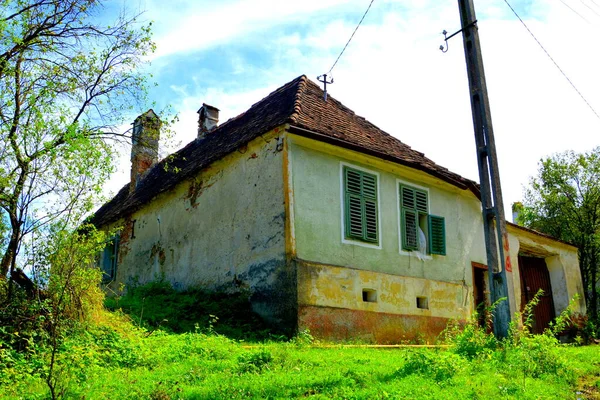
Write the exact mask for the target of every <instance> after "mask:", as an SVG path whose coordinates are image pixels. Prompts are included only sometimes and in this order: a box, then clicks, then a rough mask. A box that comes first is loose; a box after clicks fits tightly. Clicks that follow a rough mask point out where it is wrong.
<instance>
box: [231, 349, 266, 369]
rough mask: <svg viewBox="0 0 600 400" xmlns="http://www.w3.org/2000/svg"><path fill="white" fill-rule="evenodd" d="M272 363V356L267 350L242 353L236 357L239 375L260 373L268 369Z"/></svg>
mask: <svg viewBox="0 0 600 400" xmlns="http://www.w3.org/2000/svg"><path fill="white" fill-rule="evenodd" d="M272 361H273V354H271V352H270V351H269V350H268V349H261V350H258V351H252V352H247V353H242V354H240V355H239V356H238V363H239V367H238V370H239V371H240V372H241V373H247V372H255V373H258V372H261V371H262V370H263V369H269V364H270V363H271V362H272Z"/></svg>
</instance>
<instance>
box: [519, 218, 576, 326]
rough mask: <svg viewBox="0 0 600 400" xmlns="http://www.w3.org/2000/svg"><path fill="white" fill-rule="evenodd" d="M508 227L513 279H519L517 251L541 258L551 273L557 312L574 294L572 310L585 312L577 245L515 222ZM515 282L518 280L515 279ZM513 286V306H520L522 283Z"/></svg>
mask: <svg viewBox="0 0 600 400" xmlns="http://www.w3.org/2000/svg"><path fill="white" fill-rule="evenodd" d="M507 230H508V234H509V238H510V239H511V258H512V259H513V260H514V261H513V274H514V275H515V279H520V278H518V276H519V275H518V274H519V267H518V264H517V261H516V260H517V256H518V255H519V254H524V255H528V256H533V257H539V258H543V259H544V260H545V261H546V267H547V268H548V272H549V273H550V283H551V285H552V298H553V300H554V311H555V313H556V315H558V314H560V313H561V312H562V311H563V310H564V309H565V308H567V306H568V305H569V302H570V301H571V299H573V298H574V297H575V296H577V297H578V300H577V302H576V303H575V309H574V310H573V311H575V312H579V313H582V314H585V312H586V306H585V297H584V292H583V285H582V281H581V271H580V269H579V258H578V254H577V248H576V247H574V246H570V245H568V244H565V243H561V242H558V241H556V240H553V239H550V238H548V237H545V236H543V235H538V234H536V233H533V232H530V231H527V230H524V229H520V228H518V227H515V226H511V225H508V227H507ZM516 282H519V281H518V280H516ZM514 290H515V303H517V304H516V307H517V308H518V309H520V308H521V306H522V304H521V286H520V285H515V287H514Z"/></svg>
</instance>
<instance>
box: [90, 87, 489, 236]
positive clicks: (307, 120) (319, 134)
mask: <svg viewBox="0 0 600 400" xmlns="http://www.w3.org/2000/svg"><path fill="white" fill-rule="evenodd" d="M286 123H287V124H290V131H292V132H293V133H296V134H299V135H303V136H307V137H311V138H314V139H317V140H321V141H325V142H329V143H333V144H335V145H339V146H342V147H346V148H350V149H353V150H356V151H359V152H363V153H367V154H371V155H374V156H377V157H380V158H383V159H386V160H390V161H394V162H397V163H399V164H403V165H406V166H409V167H412V168H415V169H418V170H421V171H424V172H426V173H428V174H430V175H432V176H435V177H437V178H439V179H442V180H444V181H446V182H449V183H451V184H453V185H455V186H457V187H459V188H461V189H470V190H471V191H473V192H474V193H475V194H476V195H479V187H478V185H477V184H476V183H475V182H473V181H470V180H467V179H465V178H462V177H461V176H459V175H457V174H454V173H452V172H450V171H448V170H447V169H446V168H443V167H441V166H439V165H437V164H436V163H434V162H433V161H431V160H430V159H428V158H427V157H425V156H424V155H423V153H420V152H418V151H415V150H413V149H411V148H410V147H409V146H407V145H406V144H404V143H403V142H401V141H400V140H398V139H396V138H394V137H393V136H391V135H389V134H388V133H386V132H384V131H382V130H381V129H379V128H377V127H376V126H375V125H373V124H372V123H370V122H369V121H367V120H365V119H364V118H363V117H360V116H358V115H356V114H355V113H354V112H353V111H352V110H350V109H349V108H347V107H345V106H344V105H343V104H342V103H340V102H339V101H337V100H335V99H334V98H332V97H331V96H329V97H328V99H327V102H325V101H324V99H323V91H322V90H321V89H320V88H319V86H317V84H315V83H314V82H312V81H311V80H309V79H308V78H307V77H306V76H304V75H302V76H300V77H298V78H296V79H294V80H293V81H291V82H288V83H286V84H285V85H283V86H282V87H280V88H279V89H277V90H275V91H274V92H272V93H271V94H269V95H268V96H267V97H265V98H264V99H262V100H260V101H259V102H257V103H255V104H254V105H252V106H251V107H250V108H249V109H248V110H247V111H245V112H244V113H242V114H240V115H238V116H237V117H235V118H232V119H230V120H228V121H227V122H225V123H223V124H221V125H219V126H218V127H217V128H216V129H215V130H214V131H213V132H211V133H210V134H209V135H208V136H207V137H206V138H204V139H201V140H194V141H192V142H190V143H189V144H188V145H187V146H185V147H184V148H182V149H181V150H179V151H177V152H176V153H174V154H173V155H171V156H169V157H167V158H165V159H163V160H162V161H160V162H159V163H157V164H156V165H155V166H153V167H152V168H151V169H150V171H149V172H148V174H147V175H146V176H145V177H144V178H143V179H142V180H141V181H140V182H139V184H138V186H137V188H136V190H135V191H134V192H133V193H130V192H129V184H127V185H125V186H124V187H123V188H122V189H121V190H120V191H119V193H118V194H117V195H116V196H115V197H114V198H113V199H112V200H111V201H109V202H108V203H106V204H104V205H103V206H102V207H101V208H100V209H98V211H96V213H95V215H94V216H93V217H92V218H91V222H92V223H94V224H95V225H96V226H103V225H105V224H108V223H110V222H113V221H116V220H117V219H119V218H121V217H124V216H126V215H128V214H130V213H131V212H133V211H135V210H136V209H138V208H139V207H141V206H142V205H143V204H145V203H147V202H149V201H150V200H151V199H152V198H154V197H155V196H157V195H158V194H160V193H162V192H165V191H167V190H169V189H171V188H172V187H173V186H175V185H176V184H177V183H179V182H181V181H183V180H185V179H187V178H189V177H191V176H194V175H195V174H197V173H198V172H199V171H200V170H201V169H202V168H204V167H206V166H208V165H210V164H211V163H213V162H214V161H217V160H219V159H220V158H222V157H224V156H225V155H227V154H229V153H231V152H232V151H234V150H236V149H238V148H240V147H241V146H243V145H245V144H247V143H248V142H250V141H251V140H253V139H254V138H256V137H257V136H258V135H261V134H263V133H266V132H268V131H270V130H272V129H274V128H276V127H278V126H281V125H283V124H286Z"/></svg>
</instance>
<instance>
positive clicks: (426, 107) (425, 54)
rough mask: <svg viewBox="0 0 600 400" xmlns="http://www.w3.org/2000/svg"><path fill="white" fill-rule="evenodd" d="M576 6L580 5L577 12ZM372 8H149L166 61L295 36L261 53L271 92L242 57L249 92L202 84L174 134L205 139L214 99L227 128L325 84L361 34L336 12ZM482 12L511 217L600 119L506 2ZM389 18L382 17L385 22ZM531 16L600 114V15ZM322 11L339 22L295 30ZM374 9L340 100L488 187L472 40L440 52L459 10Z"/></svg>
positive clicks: (239, 68)
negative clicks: (473, 104)
mask: <svg viewBox="0 0 600 400" xmlns="http://www.w3.org/2000/svg"><path fill="white" fill-rule="evenodd" d="M566 1H567V0H566ZM567 2H568V3H569V4H570V5H572V6H573V7H575V6H577V4H578V3H576V2H574V1H570V2H569V1H567ZM346 4H347V5H346ZM367 5H368V1H358V0H356V1H352V2H351V3H345V2H343V1H342V0H320V1H317V0H311V1H304V2H291V1H290V2H287V1H286V2H282V1H266V0H252V1H244V2H241V1H240V2H231V1H229V2H224V3H218V4H216V5H214V2H191V1H190V2H181V4H179V5H178V6H176V7H171V9H169V10H167V11H165V10H162V9H159V8H155V5H154V3H153V2H152V1H148V3H147V7H148V8H149V9H150V10H151V11H152V13H153V14H154V18H155V19H156V20H157V25H158V26H160V31H161V32H163V33H164V34H162V35H161V36H159V37H158V43H159V51H158V56H166V55H169V54H181V53H185V52H189V51H191V50H195V51H197V50H199V49H200V50H201V49H206V48H207V47H209V46H213V45H215V44H216V43H219V44H220V45H221V46H224V47H227V46H228V44H230V43H231V44H233V43H236V41H237V40H239V39H240V38H245V39H248V38H252V35H254V34H255V33H256V32H258V31H260V32H267V31H268V30H269V29H270V28H272V27H274V26H288V27H289V28H290V29H289V30H288V33H287V34H286V35H281V36H277V35H273V37H270V38H266V39H265V36H268V35H261V36H260V37H261V40H269V42H267V43H263V42H261V43H260V44H261V45H267V46H269V48H271V49H272V54H271V55H272V56H273V60H274V61H273V64H272V65H270V66H268V67H266V70H265V68H264V67H262V68H263V70H261V71H260V72H261V73H263V74H268V76H269V77H270V81H269V84H267V85H264V84H259V85H257V84H253V83H252V79H253V76H254V75H252V74H254V73H257V72H256V69H255V68H254V66H253V65H252V64H245V61H244V60H243V59H241V58H239V59H235V60H233V65H234V66H235V71H236V72H237V75H236V79H239V80H244V79H247V80H248V81H247V85H246V87H247V88H248V89H247V90H240V91H239V92H237V93H230V92H227V91H225V90H224V89H223V88H220V87H216V86H215V87H206V86H203V85H200V84H199V82H197V81H196V82H195V81H194V79H192V77H190V78H189V79H188V83H187V84H186V85H185V86H182V87H174V88H173V89H174V91H173V99H172V100H170V103H171V104H172V105H173V108H174V109H175V110H176V111H177V112H179V114H180V121H179V123H178V124H177V125H176V126H175V128H176V131H177V132H178V138H179V139H181V141H182V142H183V143H187V142H188V141H189V140H192V139H193V138H194V137H195V135H196V126H197V123H196V119H197V115H196V111H197V109H198V108H199V107H200V106H201V104H202V103H203V102H206V103H208V104H212V105H215V106H216V107H218V108H220V109H221V110H222V111H221V120H222V121H225V120H226V119H227V118H230V117H233V116H235V115H237V114H238V113H240V112H243V111H244V110H245V109H247V108H248V107H250V106H251V105H252V104H253V103H255V102H257V101H258V100H260V99H261V98H263V97H264V96H266V95H267V94H268V93H269V92H270V91H272V90H273V89H275V88H277V87H279V86H281V85H283V84H284V83H285V82H287V81H289V80H290V79H292V78H294V77H295V76H297V75H299V74H302V73H306V74H307V75H308V76H309V77H310V78H312V79H314V78H315V77H316V76H317V75H319V74H322V73H323V72H326V71H327V69H328V68H329V67H330V66H331V64H332V62H333V61H334V60H335V57H336V56H337V54H338V53H339V51H340V50H341V48H342V47H343V45H344V44H345V42H346V40H347V38H348V36H349V34H350V33H351V32H352V30H353V29H354V26H355V25H354V24H355V22H352V21H348V20H344V19H342V18H341V17H337V16H336V13H335V12H334V11H335V10H339V9H340V7H344V9H346V8H345V7H348V10H356V13H357V15H358V17H360V16H361V15H362V12H363V10H364V9H365V7H366V6H367ZM477 8H478V10H477V11H478V15H479V16H480V18H481V19H480V22H479V32H480V36H481V43H482V49H483V57H484V63H485V69H486V75H487V83H488V89H489V96H490V104H491V111H492V117H493V122H494V131H495V135H496V144H497V150H498V155H499V163H500V168H501V178H502V185H503V193H504V200H505V207H506V209H507V210H508V209H510V203H512V202H514V201H517V200H520V199H521V197H522V186H523V185H524V184H526V183H527V182H528V178H529V176H531V175H533V174H535V172H536V169H537V162H538V160H539V159H540V158H542V157H545V156H548V155H549V154H551V153H554V152H559V151H564V150H568V149H573V150H576V151H586V150H590V149H591V148H593V147H595V146H598V145H600V121H599V120H598V119H597V118H596V116H594V114H593V113H592V112H591V111H590V110H589V108H588V107H587V106H586V105H585V103H583V101H582V100H581V98H580V97H579V96H578V95H577V93H575V91H574V90H573V89H572V88H571V87H570V85H569V84H568V82H566V80H565V79H564V77H563V76H562V75H561V74H560V72H559V71H558V70H557V69H556V67H555V66H554V65H553V64H552V63H551V61H550V60H549V59H548V57H547V56H546V55H545V54H544V53H543V51H542V50H541V49H540V48H539V46H538V45H537V44H536V43H535V42H534V41H533V39H532V38H531V36H530V35H529V33H528V32H527V31H526V30H525V29H524V27H523V26H522V25H521V23H520V22H519V21H518V20H517V19H516V18H515V17H514V16H513V14H512V12H511V11H510V10H509V9H508V8H507V7H506V5H505V3H504V1H502V0H490V1H489V2H478V3H477ZM378 9H379V11H378ZM384 9H385V10H386V11H385V15H384V16H383V18H375V17H374V16H375V15H376V13H377V12H380V11H381V10H384ZM528 10H529V13H530V14H529V15H532V16H534V17H535V18H533V17H530V18H525V22H526V23H527V24H528V26H529V27H530V29H531V30H532V31H533V32H534V33H535V35H536V36H537V37H538V39H539V40H540V41H542V43H543V44H544V46H545V47H546V49H547V50H548V51H549V52H550V53H551V54H552V56H553V57H554V58H555V60H556V61H557V62H558V63H559V64H560V65H561V67H562V68H563V70H564V71H565V72H566V73H567V74H568V76H569V77H570V78H571V80H572V81H573V82H574V83H575V84H576V85H577V87H578V88H579V89H580V90H581V92H582V93H583V94H584V96H585V97H586V98H587V99H588V101H590V103H591V104H592V105H594V107H595V108H596V110H597V111H599V112H600V76H599V75H598V72H597V71H598V70H599V68H598V67H599V64H600V62H599V61H600V58H599V56H598V53H597V51H595V49H596V47H597V45H596V37H597V33H598V31H599V29H598V23H599V22H600V18H599V17H598V16H596V15H595V14H594V13H592V12H591V11H590V10H589V9H586V7H584V6H581V5H579V6H578V7H577V10H578V12H580V13H581V14H582V15H585V17H586V19H588V20H590V21H591V22H593V23H591V24H588V23H586V22H584V21H582V19H581V18H580V17H578V16H577V15H576V14H575V13H573V12H571V11H570V10H569V9H568V8H566V7H565V6H564V5H563V4H561V3H560V2H550V3H549V2H543V1H541V0H533V1H532V2H531V4H529V8H528ZM597 11H598V12H599V13H600V9H599V10H597ZM323 12H329V13H330V19H329V21H328V22H327V23H325V24H323V25H317V24H307V25H306V28H305V29H307V30H302V31H297V30H296V31H295V30H294V26H295V25H294V23H295V21H305V22H306V21H310V20H311V18H314V17H315V16H317V15H322V13H323ZM371 12H372V13H373V15H369V17H371V18H369V17H367V18H366V19H365V21H364V22H363V25H362V26H361V28H360V29H359V31H358V32H357V34H356V36H355V37H354V39H353V41H352V43H351V45H350V46H349V47H348V49H347V50H346V52H345V54H344V55H343V57H342V58H341V60H340V62H339V63H338V65H337V66H336V68H335V70H334V71H333V75H334V77H335V84H334V85H332V86H331V87H330V88H329V89H330V95H332V96H334V97H335V98H336V99H338V100H340V101H342V102H343V103H344V104H345V105H347V106H348V107H350V108H351V109H353V110H354V111H355V112H356V113H357V114H359V115H362V116H364V117H365V118H367V119H368V120H370V121H371V122H373V123H374V124H376V125H378V126H379V127H381V128H382V129H384V130H386V131H387V132H389V133H390V134H392V135H394V136H396V137H398V138H399V139H400V140H402V141H403V142H405V143H407V144H409V145H410V146H412V147H413V148H415V149H416V150H419V151H422V152H424V153H425V155H426V156H428V157H430V158H431V159H433V160H434V161H436V162H437V163H439V164H441V165H443V166H445V167H447V168H449V169H450V170H452V171H454V172H457V173H459V174H461V175H463V176H465V177H468V178H471V179H474V180H477V181H478V171H477V164H476V158H475V145H474V139H473V126H472V122H471V110H470V103H469V90H468V84H467V74H466V69H465V62H464V52H463V46H462V37H461V35H457V36H456V37H454V38H453V39H451V40H450V42H449V44H450V50H449V51H448V53H445V54H443V53H442V52H440V51H439V50H438V47H439V45H440V44H442V43H443V35H441V34H440V32H441V31H442V30H443V29H446V30H448V31H449V32H450V33H453V32H454V31H455V30H457V29H458V28H459V26H460V19H459V16H458V7H456V4H455V3H454V2H444V3H442V2H438V1H433V0H432V1H417V0H414V1H410V2H406V1H402V2H397V1H380V2H377V1H376V2H375V3H374V5H373V9H372V11H371ZM379 21H381V22H379ZM257 44H258V43H257ZM167 60H168V58H167V57H164V59H163V60H162V61H163V62H166V61H167Z"/></svg>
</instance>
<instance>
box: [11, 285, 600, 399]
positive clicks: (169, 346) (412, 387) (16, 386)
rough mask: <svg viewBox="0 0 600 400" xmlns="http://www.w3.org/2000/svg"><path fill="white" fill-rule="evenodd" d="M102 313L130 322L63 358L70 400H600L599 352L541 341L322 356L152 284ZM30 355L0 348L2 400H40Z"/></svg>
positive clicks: (42, 392) (39, 363) (203, 300)
mask: <svg viewBox="0 0 600 400" xmlns="http://www.w3.org/2000/svg"><path fill="white" fill-rule="evenodd" d="M107 305H108V307H109V308H112V309H118V308H121V309H122V310H123V311H124V312H126V313H128V314H129V315H130V316H129V317H128V316H125V315H123V314H122V313H121V312H119V311H117V312H101V313H99V314H98V317H97V318H96V322H95V324H93V325H92V326H87V327H86V328H85V329H82V330H80V331H79V333H75V334H72V335H71V336H69V337H68V338H67V340H66V341H65V342H64V344H63V345H62V346H61V348H60V352H59V364H58V368H57V371H58V374H57V376H58V378H59V382H60V385H59V389H64V394H65V397H66V398H76V399H82V398H85V399H156V400H161V399H162V400H166V399H179V398H182V399H247V398H257V399H258V398H260V399H265V398H270V399H290V398H304V397H310V398H316V399H330V398H340V399H342V398H344V399H383V398H407V399H479V398H481V399H484V398H485V399H510V398H514V399H575V398H581V399H584V398H588V399H591V398H598V399H600V347H598V346H587V347H572V346H560V345H558V344H557V343H556V341H555V340H554V339H553V338H552V337H548V336H536V337H525V338H523V339H522V340H521V342H520V344H519V345H516V346H515V345H512V346H497V345H496V344H495V343H494V341H493V338H492V342H490V337H489V336H487V335H486V334H485V332H484V331H483V330H481V329H480V328H477V327H476V325H469V326H467V327H466V328H465V329H464V330H460V331H456V330H455V333H456V335H457V336H455V339H454V341H453V342H452V343H454V347H451V348H450V349H408V348H401V349H373V348H342V347H339V348H336V347H334V348H331V347H328V348H322V347H318V346H315V345H314V344H312V338H311V337H310V335H308V334H306V333H304V334H300V335H299V336H298V337H296V338H294V339H292V340H291V341H283V340H284V337H283V336H280V335H279V336H278V335H274V334H273V333H272V332H269V331H268V330H267V329H265V327H264V325H262V323H261V322H260V321H259V320H257V319H256V318H257V317H256V316H254V315H253V314H252V313H251V311H250V308H249V304H247V300H245V299H244V297H243V296H241V297H240V296H230V295H209V294H206V293H200V292H199V291H191V292H186V293H175V292H174V291H173V290H172V289H171V288H170V287H168V286H166V285H164V284H151V285H147V286H145V287H141V288H138V289H136V291H131V292H130V294H129V295H127V296H125V297H122V298H119V299H111V300H109V301H108V304H107ZM216 317H218V318H216ZM167 318H168V319H169V321H164V320H165V319H167ZM157 325H160V326H161V328H160V329H158V330H156V327H157ZM138 326H141V328H140V327H138ZM199 326H202V327H204V328H202V329H200V328H199ZM257 327H260V328H259V329H257ZM163 329H166V331H165V330H163ZM224 335H227V336H229V337H230V338H235V339H230V338H227V337H226V336H224ZM236 339H237V340H236ZM268 339H276V340H277V341H274V342H273V341H271V342H269V341H265V340H268ZM239 340H244V341H245V342H240V341H239ZM490 343H491V344H490ZM249 344H250V345H249ZM30 351H31V352H32V354H28V355H23V354H21V353H15V352H12V353H11V352H10V351H8V350H7V349H3V346H2V343H0V398H9V399H16V398H23V399H44V398H47V393H48V392H47V388H46V387H45V385H44V381H43V379H42V378H41V377H42V376H43V373H44V365H47V363H46V364H45V361H44V359H46V360H47V358H48V349H46V348H43V347H40V346H32V347H31V350H30ZM577 392H580V393H577Z"/></svg>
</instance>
